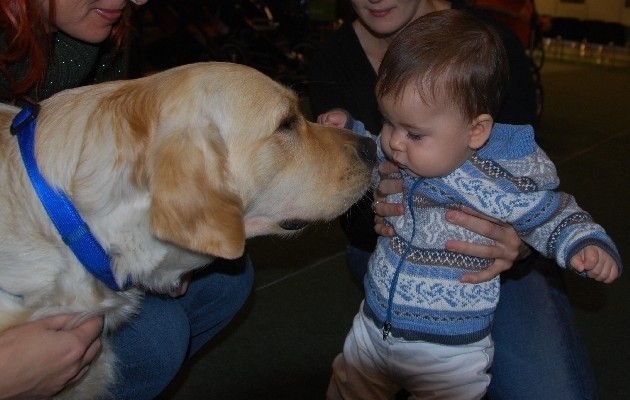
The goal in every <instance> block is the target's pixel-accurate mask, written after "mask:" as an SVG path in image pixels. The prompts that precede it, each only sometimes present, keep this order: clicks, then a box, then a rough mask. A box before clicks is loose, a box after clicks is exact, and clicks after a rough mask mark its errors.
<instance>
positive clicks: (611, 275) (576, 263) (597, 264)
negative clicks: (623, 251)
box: [571, 246, 619, 283]
mask: <svg viewBox="0 0 630 400" xmlns="http://www.w3.org/2000/svg"><path fill="white" fill-rule="evenodd" d="M571 267H572V268H573V269H574V270H576V271H577V272H584V271H586V276H588V277H589V278H593V279H595V280H596V281H599V282H604V283H611V282H613V281H614V280H615V279H617V278H618V277H619V267H618V266H617V263H616V262H615V260H614V259H613V258H612V257H611V256H610V254H608V253H607V252H605V251H604V250H603V249H602V248H600V247H597V246H586V247H585V248H583V249H582V250H581V251H580V252H579V253H577V254H576V255H574V256H573V257H572V258H571Z"/></svg>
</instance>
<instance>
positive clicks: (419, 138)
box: [407, 132, 425, 140]
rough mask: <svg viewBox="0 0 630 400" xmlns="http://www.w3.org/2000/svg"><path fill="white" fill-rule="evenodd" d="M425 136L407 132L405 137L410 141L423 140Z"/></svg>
mask: <svg viewBox="0 0 630 400" xmlns="http://www.w3.org/2000/svg"><path fill="white" fill-rule="evenodd" d="M424 136H425V135H423V134H421V133H415V132H407V137H408V138H409V139H411V140H422V138H424Z"/></svg>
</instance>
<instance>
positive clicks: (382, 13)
mask: <svg viewBox="0 0 630 400" xmlns="http://www.w3.org/2000/svg"><path fill="white" fill-rule="evenodd" d="M390 10H391V8H387V9H385V10H369V12H370V15H372V16H373V17H374V18H382V17H384V16H386V15H387V14H389V12H390Z"/></svg>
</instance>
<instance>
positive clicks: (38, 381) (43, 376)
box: [0, 315, 103, 399]
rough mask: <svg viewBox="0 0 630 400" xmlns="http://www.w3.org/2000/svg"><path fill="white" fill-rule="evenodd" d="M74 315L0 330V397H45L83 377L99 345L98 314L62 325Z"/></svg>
mask: <svg viewBox="0 0 630 400" xmlns="http://www.w3.org/2000/svg"><path fill="white" fill-rule="evenodd" d="M73 318H75V316H74V315H58V316H54V317H48V318H43V319H41V320H38V321H33V322H27V323H24V324H21V325H17V326H14V327H11V328H9V329H7V330H5V331H3V332H1V333H0V399H47V398H50V397H51V396H53V395H54V394H56V393H58V392H59V391H61V390H62V389H63V388H64V387H66V386H67V385H70V384H72V383H74V382H76V381H78V380H79V379H81V377H83V375H84V374H85V373H86V371H87V368H88V366H89V365H90V363H91V362H92V360H93V359H94V357H96V355H97V354H98V352H99V350H100V348H101V340H100V335H101V331H102V330H103V320H102V318H93V319H90V320H87V321H85V322H83V323H81V324H80V325H78V326H76V327H74V328H72V329H67V330H66V329H65V327H66V326H67V325H68V324H69V323H71V321H72V319H73Z"/></svg>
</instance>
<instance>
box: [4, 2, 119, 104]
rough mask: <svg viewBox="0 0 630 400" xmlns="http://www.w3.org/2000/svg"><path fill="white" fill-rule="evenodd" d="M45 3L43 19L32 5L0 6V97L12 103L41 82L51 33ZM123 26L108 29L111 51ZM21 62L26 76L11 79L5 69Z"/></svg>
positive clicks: (52, 9)
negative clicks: (2, 84) (0, 42)
mask: <svg viewBox="0 0 630 400" xmlns="http://www.w3.org/2000/svg"><path fill="white" fill-rule="evenodd" d="M48 3H49V12H48V16H46V15H44V13H42V10H41V6H39V5H38V2H36V1H32V0H2V1H1V2H0V32H1V36H0V37H2V39H4V41H5V49H3V50H4V52H3V53H2V54H0V73H2V74H3V75H4V77H5V78H6V80H7V82H8V87H7V88H6V89H8V92H9V93H0V96H5V95H9V97H10V98H13V99H15V98H16V97H20V96H23V95H25V94H26V93H27V92H28V91H29V90H30V89H31V88H33V87H34V86H36V85H37V84H39V83H40V82H42V81H43V80H44V79H45V77H46V70H47V68H48V59H49V57H48V56H49V54H50V49H51V46H52V41H51V39H52V34H53V32H54V24H53V21H54V17H55V0H48ZM127 25H128V24H127V18H124V19H123V20H122V21H121V22H120V23H118V24H116V25H115V26H114V28H113V29H112V34H111V38H110V39H111V40H112V44H113V49H114V50H118V49H119V48H120V47H121V46H122V43H123V37H124V34H125V31H126V28H127ZM23 60H27V62H28V66H27V70H26V73H25V74H24V75H23V76H20V77H15V76H12V74H11V72H10V71H9V67H10V66H11V65H12V64H15V63H19V62H22V61H23ZM3 90H4V88H3Z"/></svg>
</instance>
